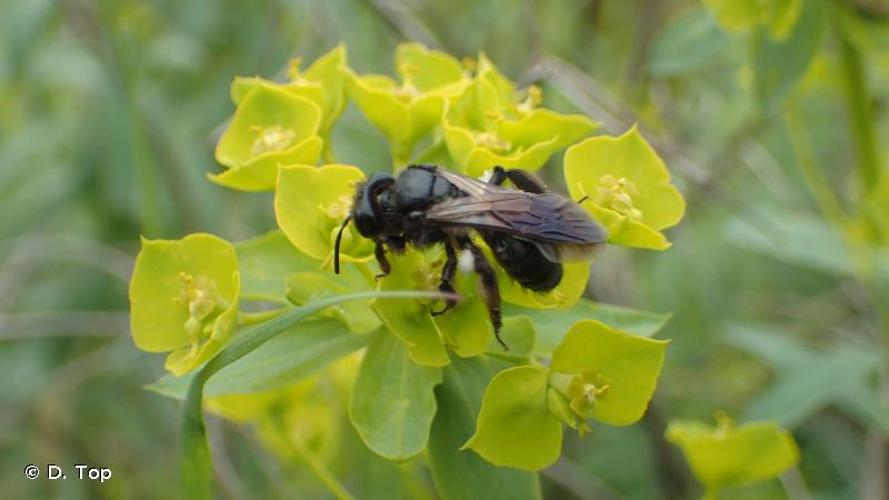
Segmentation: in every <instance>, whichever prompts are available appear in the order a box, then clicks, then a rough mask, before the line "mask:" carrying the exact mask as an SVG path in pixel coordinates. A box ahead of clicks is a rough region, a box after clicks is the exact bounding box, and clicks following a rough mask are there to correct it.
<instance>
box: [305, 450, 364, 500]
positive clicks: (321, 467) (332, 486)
mask: <svg viewBox="0 0 889 500" xmlns="http://www.w3.org/2000/svg"><path fill="white" fill-rule="evenodd" d="M292 442H293V448H294V449H295V450H296V454H297V455H298V456H299V458H301V459H302V460H303V462H305V463H306V465H308V466H309V468H310V469H312V472H313V473H314V474H315V477H317V478H318V480H319V481H321V482H322V483H324V486H326V487H327V489H329V490H330V492H331V493H333V495H334V496H335V497H337V498H338V499H339V500H354V498H355V497H354V496H353V495H352V494H351V493H349V490H347V489H346V487H345V486H344V485H343V483H341V482H340V480H339V479H337V477H336V476H335V475H334V474H333V472H331V471H330V469H328V468H327V466H326V465H325V464H324V462H323V461H322V460H321V459H320V458H318V457H317V456H316V455H315V454H314V453H312V451H311V450H309V449H308V448H307V447H306V445H305V444H303V442H302V441H301V440H300V439H299V438H295V439H293V440H292Z"/></svg>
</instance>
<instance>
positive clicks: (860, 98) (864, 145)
mask: <svg viewBox="0 0 889 500" xmlns="http://www.w3.org/2000/svg"><path fill="white" fill-rule="evenodd" d="M838 38H839V45H840V64H841V66H842V71H843V83H844V85H843V89H844V90H845V93H846V105H847V107H848V110H849V119H850V120H851V123H850V125H851V129H852V138H853V139H854V141H855V148H856V153H857V155H858V176H859V183H860V187H861V192H862V193H865V194H866V193H869V192H870V191H871V189H873V187H874V186H875V185H876V183H877V180H878V179H879V176H880V152H879V149H878V148H877V136H876V132H875V131H874V120H873V115H872V114H871V110H870V101H871V99H870V93H869V92H868V89H867V82H866V81H865V74H864V67H863V65H862V62H861V53H860V52H859V50H858V49H857V48H856V47H854V46H853V45H852V44H851V43H849V41H848V40H846V38H845V37H844V36H843V34H842V33H841V32H839V30H838Z"/></svg>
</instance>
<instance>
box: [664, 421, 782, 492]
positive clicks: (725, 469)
mask: <svg viewBox="0 0 889 500" xmlns="http://www.w3.org/2000/svg"><path fill="white" fill-rule="evenodd" d="M664 437H665V438H666V439H667V441H670V442H671V443H673V444H675V445H677V446H679V447H680V448H681V449H682V453H683V454H684V455H685V458H686V460H688V463H689V465H690V466H691V469H692V471H693V472H694V474H695V477H697V478H698V480H699V481H700V482H701V483H703V484H704V486H705V487H706V488H707V491H708V493H709V496H711V497H712V498H716V495H717V493H718V491H719V490H720V489H721V488H724V487H727V486H735V485H741V484H744V483H749V482H753V481H762V480H765V479H771V478H774V477H777V476H778V475H779V474H781V473H782V472H784V471H786V470H787V469H789V468H791V467H793V466H794V465H796V464H797V462H799V449H798V448H797V445H796V441H794V439H793V435H792V434H790V433H789V432H787V431H786V430H784V429H782V428H781V427H780V426H778V424H776V423H775V422H750V423H746V424H742V425H739V426H735V423H734V421H733V420H732V419H731V418H729V417H728V416H727V415H725V414H717V416H716V427H712V426H710V425H707V424H704V423H702V422H696V421H686V420H674V421H671V422H670V425H669V426H668V427H667V431H666V432H665V433H664Z"/></svg>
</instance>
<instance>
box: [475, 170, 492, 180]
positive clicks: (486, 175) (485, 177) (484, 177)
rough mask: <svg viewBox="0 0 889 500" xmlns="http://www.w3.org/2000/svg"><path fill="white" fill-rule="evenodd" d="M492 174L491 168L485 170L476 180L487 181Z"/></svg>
mask: <svg viewBox="0 0 889 500" xmlns="http://www.w3.org/2000/svg"><path fill="white" fill-rule="evenodd" d="M493 176H494V171H493V170H485V171H484V172H482V175H481V177H479V178H478V180H480V181H482V182H488V181H490V180H491V177H493Z"/></svg>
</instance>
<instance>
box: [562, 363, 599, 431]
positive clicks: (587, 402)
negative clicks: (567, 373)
mask: <svg viewBox="0 0 889 500" xmlns="http://www.w3.org/2000/svg"><path fill="white" fill-rule="evenodd" d="M562 383H563V384H564V382H562ZM609 389H611V384H610V383H609V382H608V381H607V380H605V378H604V377H602V376H601V375H599V373H598V372H596V371H595V370H593V369H587V370H583V371H581V372H579V373H576V374H574V375H573V376H572V377H571V379H570V381H569V382H568V384H567V388H563V389H562V390H563V391H564V393H565V397H567V398H568V400H569V406H570V407H571V410H572V411H574V413H575V414H577V415H578V416H579V417H581V418H583V419H590V418H592V417H593V410H594V407H595V404H596V402H597V401H599V400H600V399H602V398H603V397H604V396H605V395H606V394H607V393H608V391H609Z"/></svg>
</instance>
